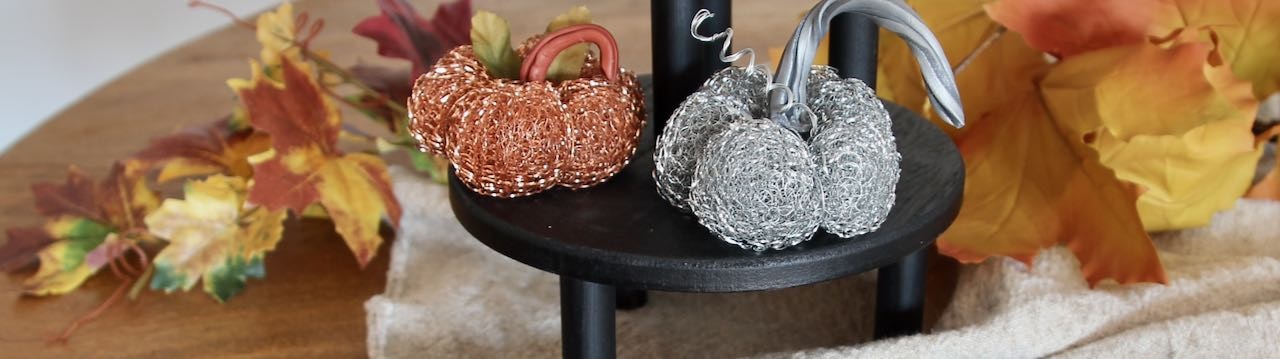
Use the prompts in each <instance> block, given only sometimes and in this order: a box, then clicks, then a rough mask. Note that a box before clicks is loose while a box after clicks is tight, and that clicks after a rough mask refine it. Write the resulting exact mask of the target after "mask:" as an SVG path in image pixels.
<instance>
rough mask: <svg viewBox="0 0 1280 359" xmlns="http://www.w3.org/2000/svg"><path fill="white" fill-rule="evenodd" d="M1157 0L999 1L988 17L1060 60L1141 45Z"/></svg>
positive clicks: (1145, 36)
mask: <svg viewBox="0 0 1280 359" xmlns="http://www.w3.org/2000/svg"><path fill="white" fill-rule="evenodd" d="M1158 6H1159V3H1158V2H1157V0H999V1H996V2H993V3H990V4H987V5H986V9H987V13H988V14H990V15H991V18H992V19H995V20H996V21H998V22H1000V23H1001V24H1004V26H1007V27H1009V29H1012V30H1013V31H1017V32H1018V33H1020V34H1022V36H1023V37H1025V38H1026V39H1027V43H1028V44H1030V45H1031V47H1034V48H1036V49H1039V50H1040V51H1044V52H1048V53H1050V54H1053V55H1055V56H1058V57H1070V56H1072V55H1075V54H1079V53H1084V52H1089V51H1092V50H1097V49H1103V48H1108V47H1112V46H1117V45H1128V44H1134V43H1138V42H1142V41H1144V40H1146V38H1147V28H1148V27H1150V25H1151V22H1152V17H1153V15H1154V13H1155V11H1156V9H1157V7H1158Z"/></svg>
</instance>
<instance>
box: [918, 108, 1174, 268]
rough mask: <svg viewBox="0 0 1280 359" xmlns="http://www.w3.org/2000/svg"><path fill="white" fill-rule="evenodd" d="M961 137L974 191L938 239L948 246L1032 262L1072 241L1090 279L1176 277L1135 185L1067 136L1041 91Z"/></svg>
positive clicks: (975, 257)
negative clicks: (1161, 256)
mask: <svg viewBox="0 0 1280 359" xmlns="http://www.w3.org/2000/svg"><path fill="white" fill-rule="evenodd" d="M957 145H958V146H959V148H960V151H961V153H962V154H963V155H964V157H965V172H966V178H965V189H964V192H965V193H964V196H965V200H964V203H963V204H962V205H961V208H960V214H959V216H958V217H957V218H956V221H955V223H953V224H952V225H951V227H950V228H948V229H947V231H946V232H943V234H942V235H941V236H940V237H939V238H938V242H937V243H938V250H939V251H940V252H942V253H943V254H946V255H948V256H951V257H954V258H956V259H958V260H960V261H961V262H967V263H976V262H980V261H982V260H985V259H986V258H987V257H990V256H1000V255H1003V256H1011V257H1014V258H1017V259H1019V260H1021V261H1023V262H1027V263H1029V262H1030V261H1031V260H1032V259H1033V258H1034V257H1035V254H1036V253H1037V252H1038V251H1039V250H1040V249H1041V248H1045V247H1048V246H1051V245H1054V244H1056V243H1063V244H1065V245H1066V246H1067V248H1069V249H1070V250H1071V251H1072V252H1073V253H1075V255H1076V257H1077V258H1079V260H1080V265H1081V268H1080V269H1081V272H1082V273H1083V275H1084V277H1085V279H1086V280H1087V281H1088V282H1089V284H1090V285H1097V284H1098V283H1099V282H1101V281H1102V280H1104V279H1107V278H1111V279H1114V280H1116V281H1117V282H1119V283H1136V282H1161V283H1163V282H1165V281H1166V278H1165V275H1164V270H1163V268H1162V267H1161V265H1160V262H1159V260H1158V259H1157V257H1156V252H1155V247H1154V245H1153V244H1152V243H1151V238H1150V237H1148V235H1147V233H1146V232H1145V231H1144V230H1143V228H1142V224H1141V222H1140V221H1139V219H1138V214H1137V211H1136V210H1135V208H1134V206H1133V202H1134V201H1135V200H1136V194H1135V191H1134V189H1133V188H1132V186H1129V185H1127V184H1125V183H1122V182H1121V181H1118V180H1116V178H1115V175H1114V174H1113V173H1112V172H1111V170H1110V169H1107V168H1106V167H1103V166H1102V165H1101V164H1099V162H1098V157H1097V153H1096V152H1094V151H1093V150H1092V149H1090V148H1088V147H1087V146H1085V145H1084V143H1083V142H1081V141H1079V139H1078V138H1073V137H1064V136H1063V135H1062V134H1061V132H1060V131H1059V130H1058V129H1057V127H1056V126H1055V124H1054V123H1053V120H1052V119H1050V118H1049V117H1048V115H1047V114H1046V112H1045V107H1044V104H1043V103H1042V102H1041V100H1040V97H1039V95H1038V94H1037V93H1035V92H1034V91H1031V92H1027V93H1023V94H1020V95H1018V96H1016V97H1013V98H1012V100H1011V101H1009V103H1008V104H1007V105H1006V106H1004V107H1001V108H1000V109H997V110H996V111H994V112H992V113H991V114H990V118H988V119H986V120H984V121H982V122H980V123H977V124H974V125H972V129H970V130H968V131H967V132H965V133H964V135H962V136H961V137H959V138H957Z"/></svg>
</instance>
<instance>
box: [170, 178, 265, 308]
mask: <svg viewBox="0 0 1280 359" xmlns="http://www.w3.org/2000/svg"><path fill="white" fill-rule="evenodd" d="M247 187H248V185H247V184H246V181H245V179H243V178H240V177H231V176H224V175H213V176H210V177H208V178H206V179H205V180H202V181H192V182H188V183H187V186H186V188H185V190H184V193H185V198H184V199H182V200H177V199H167V200H165V201H164V203H163V204H162V205H161V206H160V208H159V209H157V210H156V211H155V212H152V213H151V214H150V215H148V216H147V218H146V222H147V227H148V228H150V230H151V233H152V234H155V235H157V236H159V237H161V238H164V239H166V240H168V241H169V246H167V247H165V249H164V250H161V251H160V253H159V254H157V255H156V258H155V274H154V275H153V276H152V277H151V278H152V279H151V288H152V289H157V290H163V291H165V292H166V293H169V292H173V291H176V290H179V289H181V290H189V289H191V287H193V286H195V284H196V282H197V281H203V283H204V290H205V292H206V293H209V295H211V296H213V298H214V299H216V300H218V301H219V302H225V301H226V300H227V299H229V298H231V297H232V296H234V295H236V294H237V293H240V291H242V290H243V289H244V285H245V282H246V281H247V280H248V278H262V276H263V275H264V274H265V273H264V268H263V266H262V260H263V256H264V255H265V254H266V253H267V252H268V251H271V250H273V249H275V246H276V244H277V243H279V242H280V238H281V236H282V235H283V232H284V226H283V222H284V219H285V218H286V217H287V215H286V213H285V211H284V210H276V211H272V210H267V209H265V208H246V205H245V197H246V194H247V192H248V188H247Z"/></svg>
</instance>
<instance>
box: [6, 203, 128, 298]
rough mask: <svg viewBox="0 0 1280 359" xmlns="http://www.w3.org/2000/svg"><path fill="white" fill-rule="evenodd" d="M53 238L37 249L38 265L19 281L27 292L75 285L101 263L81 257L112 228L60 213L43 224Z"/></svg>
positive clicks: (48, 292)
mask: <svg viewBox="0 0 1280 359" xmlns="http://www.w3.org/2000/svg"><path fill="white" fill-rule="evenodd" d="M43 230H44V231H45V233H44V234H45V235H47V236H49V237H50V238H53V239H54V240H53V242H52V243H51V244H49V245H48V246H46V247H44V248H43V249H41V250H40V253H39V259H40V269H39V270H37V271H36V273H35V274H34V275H32V276H31V277H30V278H27V279H26V280H25V281H23V286H24V287H25V288H24V292H25V293H27V294H30V295H51V294H63V293H66V292H70V291H71V290H73V289H75V288H76V287H79V286H80V285H81V284H83V283H84V281H85V280H86V279H89V277H90V276H93V274H94V273H97V271H98V269H101V268H102V264H105V263H89V262H87V261H86V260H85V257H86V256H87V255H88V254H89V252H91V251H93V250H94V249H96V248H98V246H100V245H101V244H102V243H103V242H104V241H106V239H107V237H108V236H114V235H115V234H114V231H115V229H113V228H111V227H109V226H107V225H105V224H102V223H98V222H95V221H93V220H89V219H85V218H80V217H71V216H66V217H61V218H57V219H54V220H51V221H49V222H48V223H46V224H45V226H44V227H43Z"/></svg>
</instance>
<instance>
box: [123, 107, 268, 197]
mask: <svg viewBox="0 0 1280 359" xmlns="http://www.w3.org/2000/svg"><path fill="white" fill-rule="evenodd" d="M228 122H229V121H228V120H225V119H224V120H218V121H215V122H213V123H212V124H209V125H208V126H205V127H200V128H197V129H194V130H188V131H183V132H180V133H176V134H173V135H169V136H165V137H161V138H157V139H154V140H152V141H151V145H150V146H148V147H147V148H146V149H144V150H142V151H141V152H138V154H137V155H136V156H134V157H135V158H137V159H139V160H141V161H144V162H146V163H148V164H150V165H161V166H163V167H162V169H161V171H160V175H159V179H158V180H159V181H160V182H167V181H169V180H171V179H175V178H181V177H190V176H204V175H211V174H217V173H222V174H226V175H231V176H236V177H242V178H248V177H250V176H252V175H253V167H251V165H250V164H249V161H248V157H249V156H252V155H254V154H257V153H260V152H263V151H266V150H267V149H269V148H270V142H269V141H270V140H269V139H268V138H267V135H266V134H265V133H261V132H257V131H253V130H251V129H249V130H240V131H233V130H232V129H231V125H230V124H229V123H228Z"/></svg>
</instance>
